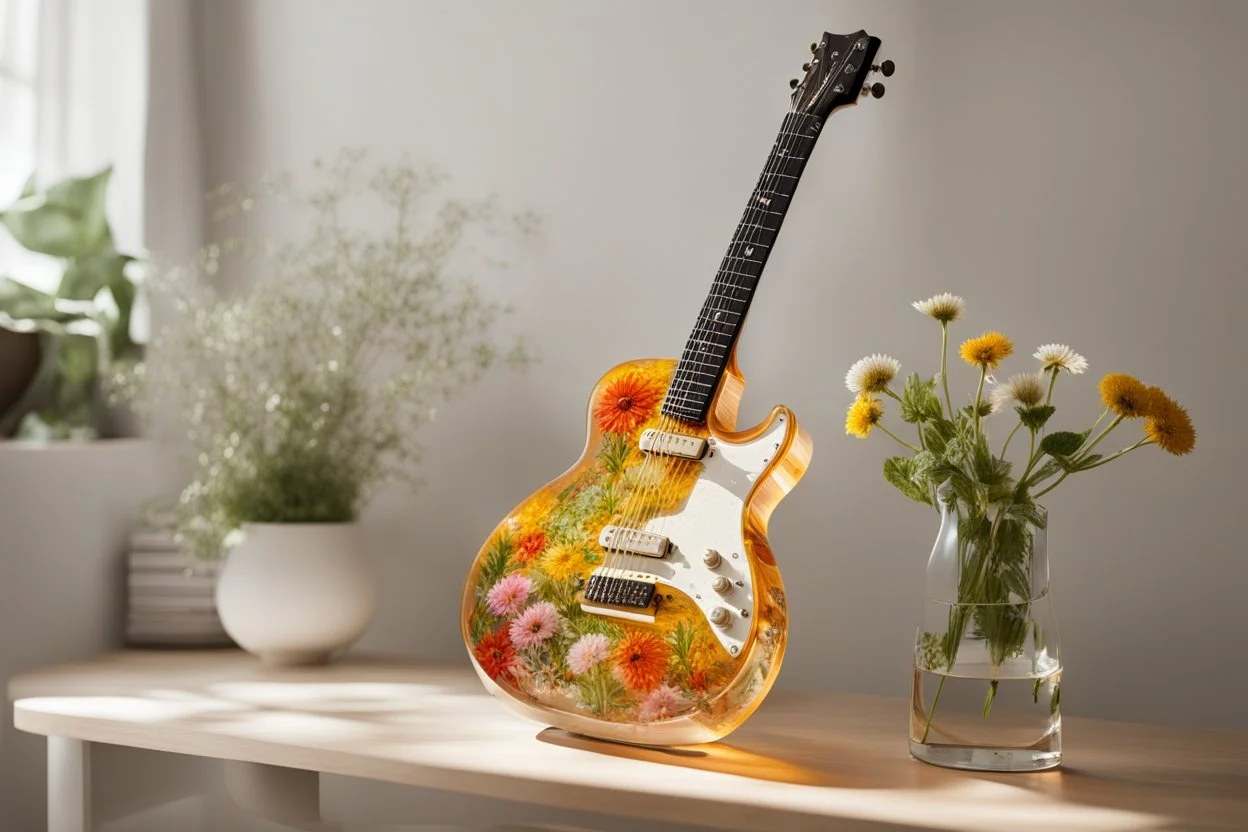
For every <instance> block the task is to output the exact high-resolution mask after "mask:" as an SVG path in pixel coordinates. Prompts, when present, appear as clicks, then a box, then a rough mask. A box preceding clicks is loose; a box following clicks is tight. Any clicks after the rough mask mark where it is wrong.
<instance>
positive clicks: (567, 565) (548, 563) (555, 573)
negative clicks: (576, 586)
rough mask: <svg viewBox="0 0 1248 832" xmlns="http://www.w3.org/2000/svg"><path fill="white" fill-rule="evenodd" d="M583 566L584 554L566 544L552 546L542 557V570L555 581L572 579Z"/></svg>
mask: <svg viewBox="0 0 1248 832" xmlns="http://www.w3.org/2000/svg"><path fill="white" fill-rule="evenodd" d="M584 566H585V553H584V552H582V551H581V550H580V549H579V548H578V547H576V546H572V545H569V544H567V543H560V544H559V545H557V546H552V547H551V548H550V549H548V550H547V551H546V554H545V555H543V556H542V569H543V570H544V571H545V572H546V574H547V575H549V576H550V577H552V578H554V579H555V580H557V581H562V580H565V579H567V578H571V577H574V576H576V575H579V574H580V573H581V570H582V568H583V567H584Z"/></svg>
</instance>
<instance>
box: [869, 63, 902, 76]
mask: <svg viewBox="0 0 1248 832" xmlns="http://www.w3.org/2000/svg"><path fill="white" fill-rule="evenodd" d="M871 71H872V72H878V73H880V74H881V75H883V76H884V77H885V78H888V77H891V76H892V74H893V73H894V72H896V71H897V64H895V63H893V62H892V61H885V62H884V63H882V64H872V66H871Z"/></svg>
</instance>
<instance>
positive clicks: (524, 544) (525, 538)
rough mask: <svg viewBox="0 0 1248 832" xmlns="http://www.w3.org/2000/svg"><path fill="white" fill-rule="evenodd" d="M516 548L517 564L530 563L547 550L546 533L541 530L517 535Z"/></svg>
mask: <svg viewBox="0 0 1248 832" xmlns="http://www.w3.org/2000/svg"><path fill="white" fill-rule="evenodd" d="M515 547H516V562H517V563H522V564H527V563H530V562H532V561H533V560H534V559H535V558H536V557H537V556H538V555H540V554H541V553H542V550H543V549H545V548H546V532H544V531H542V530H541V529H537V530H535V531H527V532H522V533H520V534H518V535H516V539H515Z"/></svg>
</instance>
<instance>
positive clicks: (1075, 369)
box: [1035, 344, 1088, 376]
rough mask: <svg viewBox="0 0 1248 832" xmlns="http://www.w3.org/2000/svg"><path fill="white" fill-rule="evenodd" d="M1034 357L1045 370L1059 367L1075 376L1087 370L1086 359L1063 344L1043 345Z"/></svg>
mask: <svg viewBox="0 0 1248 832" xmlns="http://www.w3.org/2000/svg"><path fill="white" fill-rule="evenodd" d="M1035 357H1036V358H1038V359H1040V361H1042V362H1043V363H1044V369H1046V370H1052V369H1053V368H1054V367H1059V368H1061V369H1063V370H1065V371H1066V372H1068V373H1070V374H1071V375H1076V376H1077V375H1079V374H1080V373H1082V372H1083V371H1084V370H1086V369H1088V359H1086V358H1084V357H1083V356H1082V355H1080V354H1079V353H1077V352H1075V351H1074V350H1072V349H1071V348H1070V347H1068V346H1066V345H1065V344H1045V345H1044V346H1042V347H1041V348H1040V349H1038V350H1036V353H1035Z"/></svg>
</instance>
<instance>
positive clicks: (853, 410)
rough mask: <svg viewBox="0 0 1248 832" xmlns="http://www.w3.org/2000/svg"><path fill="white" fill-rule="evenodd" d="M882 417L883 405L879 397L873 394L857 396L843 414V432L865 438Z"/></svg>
mask: <svg viewBox="0 0 1248 832" xmlns="http://www.w3.org/2000/svg"><path fill="white" fill-rule="evenodd" d="M883 418H884V406H883V405H881V404H880V400H879V399H877V398H876V397H875V396H868V395H862V396H859V397H858V398H857V399H855V400H854V403H853V404H852V405H850V406H849V413H847V414H846V415H845V432H846V433H848V434H849V435H850V436H857V437H858V438H859V439H866V438H867V437H868V436H870V435H871V428H873V427H875V426H876V425H878V424H879V423H880V420H881V419H883Z"/></svg>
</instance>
